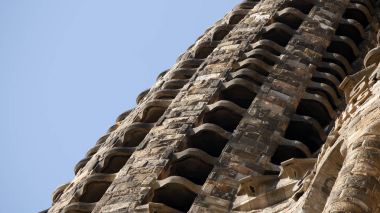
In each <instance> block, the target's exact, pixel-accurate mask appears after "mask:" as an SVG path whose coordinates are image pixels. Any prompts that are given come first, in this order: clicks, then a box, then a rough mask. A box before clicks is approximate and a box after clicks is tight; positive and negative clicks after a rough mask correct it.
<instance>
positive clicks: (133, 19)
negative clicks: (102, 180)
mask: <svg viewBox="0 0 380 213" xmlns="http://www.w3.org/2000/svg"><path fill="white" fill-rule="evenodd" d="M239 2H241V1H240V0H228V1H227V0H224V1H220V0H207V1H205V0H192V1H178V0H177V1H176V0H160V1H130V0H108V1H105V0H103V1H100V0H65V1H63V0H61V1H59V0H33V1H31V0H24V1H22V0H8V1H6V0H0V30H1V33H0V98H1V99H0V100H1V102H0V103H1V104H0V143H1V149H0V150H1V155H0V171H1V175H0V187H1V190H0V212H16V213H23V212H38V211H41V210H43V209H46V208H48V207H49V206H50V204H51V193H52V192H53V191H54V189H55V188H56V187H57V186H58V185H60V184H63V183H66V182H69V181H70V180H71V179H72V178H73V168H74V165H75V164H76V163H77V162H78V161H79V160H81V159H82V158H83V156H84V154H85V153H86V152H87V151H88V149H89V148H90V147H92V146H93V145H94V144H95V142H96V140H97V139H98V138H99V137H100V136H101V135H102V134H103V133H105V132H106V130H107V129H108V127H110V126H111V125H112V124H113V123H114V120H115V118H116V116H117V115H119V114H120V113H121V112H124V111H125V110H127V109H130V108H132V107H133V106H134V105H135V98H136V96H137V95H138V94H139V93H140V92H141V91H143V90H145V89H146V88H149V87H150V86H151V85H152V84H153V82H154V81H155V78H156V76H157V75H158V74H159V73H160V72H161V71H163V70H165V69H167V68H170V67H171V66H172V65H173V64H174V63H175V60H176V58H177V56H179V55H180V54H181V53H182V52H184V51H185V50H186V48H187V47H189V46H190V45H191V44H192V43H193V42H194V41H195V39H196V38H197V37H198V36H200V35H201V34H202V33H203V32H204V31H205V30H206V29H207V28H208V27H209V26H210V25H212V24H213V23H214V22H215V21H217V20H218V19H220V18H221V17H222V16H223V15H224V14H225V13H226V12H227V11H229V10H231V9H232V8H233V7H234V6H235V5H236V4H238V3H239Z"/></svg>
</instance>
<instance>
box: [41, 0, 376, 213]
mask: <svg viewBox="0 0 380 213" xmlns="http://www.w3.org/2000/svg"><path fill="white" fill-rule="evenodd" d="M379 9H380V6H379V4H378V3H377V1H375V0H261V1H253V0H246V1H244V2H242V3H241V4H239V5H237V6H236V7H235V8H234V9H233V10H232V11H231V12H229V13H228V14H226V15H225V16H224V17H223V18H222V19H221V20H219V21H218V22H216V23H215V25H213V26H212V27H210V28H209V29H207V30H206V31H205V33H204V34H203V35H202V36H201V37H199V38H198V39H197V41H196V42H195V44H194V45H193V46H191V47H189V48H188V49H187V50H186V52H185V53H183V54H182V55H181V56H180V57H178V59H177V62H176V64H174V65H173V67H171V68H170V69H169V70H167V71H164V72H163V73H161V74H159V76H158V78H157V81H156V83H155V84H154V85H153V86H152V88H150V89H148V90H146V91H144V92H142V93H141V94H140V95H139V96H138V97H137V105H136V107H135V108H134V109H132V110H129V111H126V112H124V113H122V114H121V115H120V116H119V117H118V118H117V119H116V122H115V124H114V125H113V126H112V127H110V128H109V130H108V132H107V133H106V134H105V135H104V136H102V137H100V139H99V140H98V141H97V142H96V144H95V145H94V147H93V148H92V149H90V150H89V151H88V152H87V154H86V155H85V157H84V158H83V160H81V161H79V162H78V164H77V165H76V166H75V169H74V171H75V178H74V179H73V180H72V181H71V182H70V183H67V184H64V185H62V186H60V187H58V188H57V189H56V190H55V191H54V192H53V195H52V200H53V201H52V206H51V207H50V208H49V209H48V210H45V211H43V212H49V213H90V212H94V213H99V212H102V213H126V212H136V213H148V212H152V213H153V212H154V213H179V212H194V213H195V212H210V213H219V212H221V213H222V212H234V213H242V212H251V213H256V212H264V213H274V212H278V213H301V212H302V213H320V212H324V213H345V212H349V213H376V212H380V82H379V80H380V64H379V63H380V46H379V39H380V34H379V33H378V31H379V29H380V22H379V20H380V12H379Z"/></svg>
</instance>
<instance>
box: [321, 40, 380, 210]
mask: <svg viewBox="0 0 380 213" xmlns="http://www.w3.org/2000/svg"><path fill="white" fill-rule="evenodd" d="M379 53H380V49H379V47H377V48H376V49H374V50H372V51H370V52H369V54H368V55H367V57H366V59H365V65H366V66H367V68H366V69H364V70H363V71H361V72H359V73H357V74H355V75H353V76H350V77H349V78H347V80H346V82H343V83H344V84H343V88H344V89H345V90H346V96H347V97H348V102H349V107H348V108H347V110H346V112H345V113H349V114H350V115H349V116H350V119H349V120H348V121H347V122H346V123H344V124H343V127H342V128H343V130H342V131H341V132H342V133H344V135H343V137H344V142H343V145H342V148H341V153H342V155H343V156H344V162H343V166H342V169H341V170H340V172H339V175H338V178H337V180H336V182H335V184H334V186H333V189H332V191H331V194H330V197H329V199H328V201H327V203H326V206H325V209H324V211H323V212H325V213H327V212H331V213H332V212H352V213H355V212H358V213H359V212H360V213H363V212H371V213H375V212H380V178H379V177H380V82H379V81H378V79H379V73H380V65H377V64H378V63H379V62H380V60H379Z"/></svg>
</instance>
